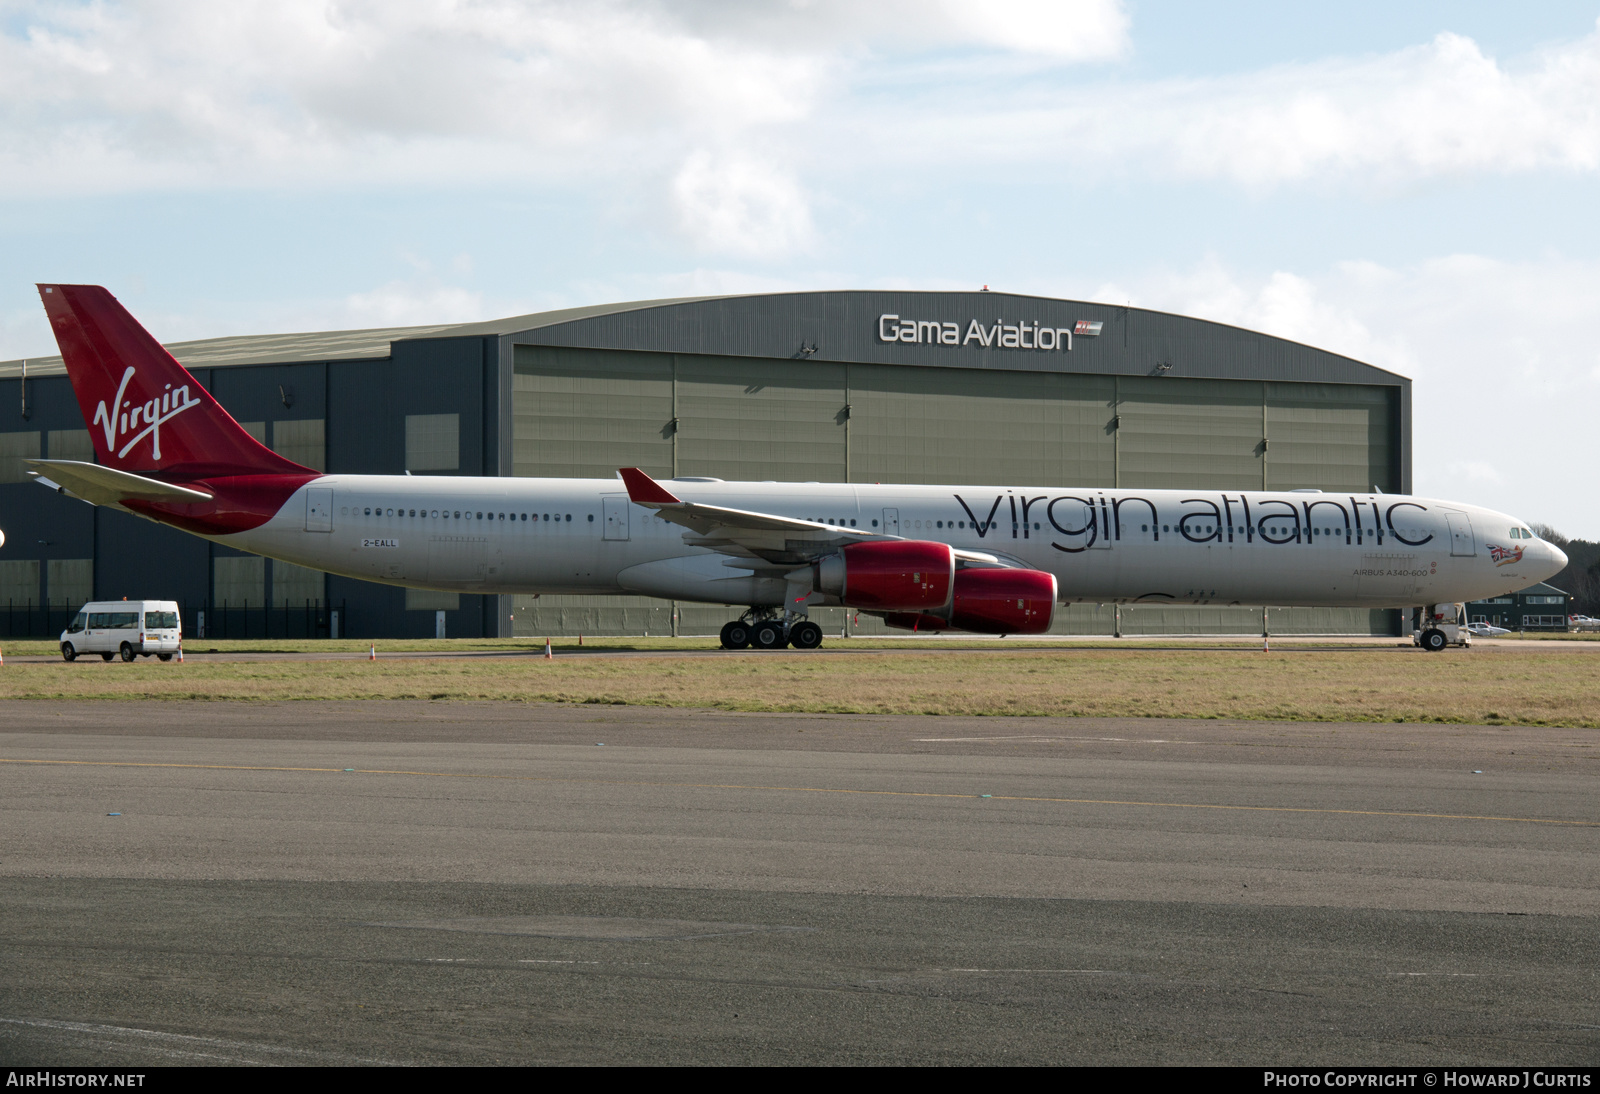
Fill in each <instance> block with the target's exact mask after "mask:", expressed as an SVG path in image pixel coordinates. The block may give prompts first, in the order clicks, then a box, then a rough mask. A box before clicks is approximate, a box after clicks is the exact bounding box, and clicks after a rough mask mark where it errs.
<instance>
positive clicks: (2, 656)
mask: <svg viewBox="0 0 1600 1094" xmlns="http://www.w3.org/2000/svg"><path fill="white" fill-rule="evenodd" d="M5 663H6V651H5V650H0V665H4V664H5Z"/></svg>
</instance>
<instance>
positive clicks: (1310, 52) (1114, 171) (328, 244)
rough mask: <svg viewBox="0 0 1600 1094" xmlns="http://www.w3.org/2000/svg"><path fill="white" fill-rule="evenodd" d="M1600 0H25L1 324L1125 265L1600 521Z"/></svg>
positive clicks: (13, 54) (213, 318) (612, 295)
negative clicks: (1398, 386)
mask: <svg viewBox="0 0 1600 1094" xmlns="http://www.w3.org/2000/svg"><path fill="white" fill-rule="evenodd" d="M1597 211H1600V0H1593V2H1589V3H1563V2H1559V0H1557V2H1550V3H1540V4H1535V5H1520V6H1518V7H1516V9H1515V10H1514V11H1513V10H1512V9H1510V8H1508V7H1507V6H1506V5H1504V4H1503V3H1499V4H1489V3H1479V2H1476V0H1454V2H1452V3H1433V2H1429V0H1416V2H1412V3H1408V4H1404V5H1396V4H1393V3H1392V2H1386V3H1379V2H1368V0H1345V2H1342V3H1340V4H1338V5H1331V4H1330V5H1300V4H1283V3H1281V2H1277V3H1265V2H1261V3H1258V2H1254V0H1239V2H1234V3H1229V2H1226V0H1218V2H1213V3H1208V4H1203V5H1202V4H1194V3H1192V2H1189V3H1180V2H1175V0H1172V2H1169V0H1053V2H1043V0H987V2H962V0H883V2H880V3H870V2H865V0H770V2H766V3H762V2H759V0H680V2H667V0H586V2H581V3H579V2H572V3H568V2H510V0H348V2H327V0H318V2H313V0H270V2H266V0H261V2H258V0H230V3H228V4H214V3H192V2H188V0H146V2H134V3H110V2H90V3H76V2H71V3H69V2H31V0H0V359H15V358H17V357H23V356H31V355H44V354H50V353H54V352H55V346H54V344H53V340H52V339H51V337H50V333H49V330H48V328H47V326H46V324H45V322H44V316H43V312H42V310H41V308H40V306H39V302H38V297H37V295H36V293H35V291H34V289H33V284H34V282H38V281H65V282H90V283H96V284H103V285H106V286H107V287H108V288H110V289H111V291H112V292H114V293H115V294H116V295H117V296H118V297H119V298H120V299H121V300H122V301H123V302H124V303H125V304H127V305H128V306H129V307H130V308H131V309H132V310H133V311H134V313H135V314H136V315H137V316H138V317H139V318H140V319H141V321H143V322H144V323H145V325H146V326H147V327H149V328H150V329H151V330H152V331H153V332H154V333H155V334H156V335H157V337H159V338H161V339H163V340H164V341H177V340H182V339H189V338H204V337H211V336H218V335H228V334H251V333H262V332H275V331H292V330H324V329H335V328H349V327H365V326H383V325H400V324H425V323H440V322H468V321H475V320H481V319H489V318H497V317H501V316H507V315H517V314H522V313H526V312H532V311H539V310H544V309H547V308H555V307H566V306H572V305H578V304H588V303H600V302H607V301H616V300H634V299H648V298H654V297H661V296H673V295H682V294H685V293H724V292H727V293H732V292H750V291H774V290H790V289H841V288H842V289H849V288H865V289H871V288H907V289H976V288H978V287H980V286H981V285H989V286H990V287H992V288H994V289H999V290H1006V291H1014V292H1022V293H1034V294H1040V295H1047V296H1058V297H1065V298H1071V299H1086V300H1096V301H1104V302H1107V303H1116V304H1123V303H1131V304H1133V305H1136V306H1139V307H1146V308H1155V309H1159V310H1163V311H1172V312H1179V313H1183V314H1186V315H1193V316H1198V317H1200V318H1204V319H1212V320H1217V321H1220V322H1225V323H1234V324H1238V325H1240V326H1245V327H1249V328H1252V329H1255V330H1260V331H1265V332H1267V333H1271V334H1275V335H1279V336H1282V337H1286V338H1292V339H1295V340H1297V341H1302V342H1306V343H1309V344H1312V345H1315V346H1319V347H1322V348H1325V349H1329V350H1333V351H1335V352H1338V353H1344V354H1348V355H1350V356H1352V357H1356V358H1358V359H1360V360H1363V361H1368V362H1370V363H1372V364H1375V365H1378V366H1380V367H1382V368H1386V369H1391V370H1393V371H1396V372H1399V373H1401V374H1403V375H1406V376H1409V377H1411V378H1412V379H1413V380H1414V381H1415V383H1414V387H1413V391H1414V397H1415V398H1414V407H1415V412H1414V431H1413V433H1414V447H1415V458H1414V466H1415V482H1414V488H1415V490H1416V492H1417V493H1421V494H1427V495H1431V496H1435V497H1445V498H1453V499H1456V500H1459V501H1464V502H1468V503H1473V504H1481V505H1487V506H1492V507H1494V508H1498V509H1502V510H1505V511H1507V512H1511V513H1513V514H1516V515H1518V516H1520V517H1521V518H1522V519H1523V520H1525V521H1529V522H1543V523H1547V524H1550V525H1552V526H1553V527H1555V528H1557V529H1559V530H1561V531H1562V532H1564V533H1566V534H1567V535H1569V536H1581V537H1583V538H1587V539H1591V540H1594V539H1600V491H1597V490H1596V489H1595V486H1594V475H1593V472H1592V470H1591V469H1592V467H1593V465H1594V458H1593V454H1594V451H1595V444H1594V437H1595V435H1596V432H1595V427H1596V419H1597V413H1596V412H1597V410H1600V212H1597Z"/></svg>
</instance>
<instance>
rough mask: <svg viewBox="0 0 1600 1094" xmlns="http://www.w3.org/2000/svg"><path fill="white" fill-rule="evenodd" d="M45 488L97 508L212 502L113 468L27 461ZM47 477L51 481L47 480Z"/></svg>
mask: <svg viewBox="0 0 1600 1094" xmlns="http://www.w3.org/2000/svg"><path fill="white" fill-rule="evenodd" d="M24 462H25V463H26V464H27V465H28V466H29V467H31V468H33V470H34V473H35V474H36V475H38V476H39V478H40V480H41V481H43V482H44V483H45V484H46V485H49V486H54V487H56V488H58V489H62V490H65V491H66V492H67V493H69V494H71V495H72V496H73V497H76V498H82V499H83V500H84V501H87V502H92V503H94V504H95V505H118V504H120V503H122V502H124V501H130V500H137V501H165V502H178V503H187V502H197V501H210V500H211V497H212V495H210V494H208V493H206V492H205V491H203V490H193V489H191V488H189V487H187V486H174V485H173V484H172V483H170V482H160V481H158V480H156V479H147V478H145V477H144V476H143V475H135V474H132V473H131V472H128V471H118V470H117V469H116V468H114V467H102V466H101V465H100V464H97V463H83V462H80V461H78V460H25V461H24ZM46 476H48V478H46Z"/></svg>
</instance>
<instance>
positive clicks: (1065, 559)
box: [29, 285, 1566, 649]
mask: <svg viewBox="0 0 1600 1094" xmlns="http://www.w3.org/2000/svg"><path fill="white" fill-rule="evenodd" d="M40 293H41V295H42V297H43V300H44V306H45V311H46V312H47V313H48V315H49V317H50V325H51V327H52V329H53V330H54V332H55V336H56V341H57V342H58V343H59V345H60V347H61V354H62V358H63V360H64V361H65V363H66V368H67V374H68V376H69V377H70V378H71V381H72V386H73V390H74V392H75V393H76V395H77V397H78V405H79V406H80V407H81V408H82V410H83V416H84V420H85V421H87V422H88V423H89V432H90V434H91V435H92V437H93V439H94V447H95V455H96V457H97V461H98V462H96V463H82V462H77V461H71V460H32V461H29V462H30V464H31V465H32V466H33V468H34V469H35V471H36V473H37V474H38V475H39V476H40V479H41V481H43V482H45V484H46V485H49V486H52V487H54V488H56V489H58V490H62V491H64V492H66V493H68V494H70V495H73V496H75V497H78V498H81V499H83V500H85V501H88V502H92V503H93V504H96V505H107V506H112V507H114V508H120V509H124V510H127V511H129V512H133V513H137V514H138V515H140V516H142V517H146V518H148V519H150V520H154V521H159V522H161V523H163V524H170V525H172V526H174V527H176V528H181V529H183V530H184V531H187V532H192V533H194V534H195V535H198V536H204V537H205V538H207V539H210V540H213V541H215V542H217V543H224V544H227V545H228V546H230V547H236V548H239V549H241V550H244V551H249V552H253V553H256V554H261V555H267V556H270V557H272V558H277V559H283V560H285V561H288V562H293V563H296V564H298V565H301V566H309V567H312V568H314V569H318V570H324V571H327V572H329V573H335V574H343V575H345V576H348V577H355V578H362V579H365V580H368V581H377V582H382V583H385V584H389V585H401V586H407V587H412V588H424V589H442V590H447V591H459V592H468V593H591V594H641V595H645V596H655V597H663V598H672V599H677V600H689V601H700V602H705V603H712V604H726V605H730V606H744V607H746V609H747V610H745V611H744V612H743V613H742V614H740V616H739V617H738V618H737V619H736V620H733V621H731V622H729V623H728V625H727V626H725V627H724V628H723V630H722V641H723V645H725V646H728V647H731V648H742V647H746V646H750V645H754V646H757V647H761V648H767V649H776V648H780V647H783V646H786V645H793V646H795V647H798V648H801V649H812V648H815V647H816V646H818V645H820V644H821V643H822V628H821V627H819V626H818V625H817V624H816V623H814V622H812V621H811V620H809V619H808V618H807V611H808V609H809V608H811V607H813V606H817V605H843V606H846V607H849V608H852V609H855V610H857V611H861V612H867V613H871V614H874V615H878V616H881V617H883V618H884V619H885V620H886V621H887V622H888V623H889V624H891V625H895V626H901V627H907V628H916V629H922V630H945V629H956V630H963V631H971V632H978V633H984V634H1038V633H1041V632H1044V631H1046V630H1048V629H1049V627H1050V625H1051V622H1052V620H1053V618H1054V616H1055V612H1056V609H1057V607H1058V606H1059V605H1062V604H1067V603H1071V602H1074V601H1079V602H1082V601H1092V602H1103V603H1114V604H1216V605H1230V604H1246V605H1282V606H1322V607H1375V608H1379V607H1381V608H1406V607H1412V606H1417V605H1424V604H1450V603H1455V602H1460V601H1466V600H1474V599H1479V598H1483V597H1487V596H1493V595H1497V594H1502V593H1505V592H1507V591H1509V590H1515V589H1521V588H1524V587H1526V586H1528V585H1531V584H1534V583H1535V582H1538V581H1542V580H1544V579H1545V578H1547V577H1550V576H1552V575H1554V574H1555V573H1557V572H1558V571H1559V570H1561V568H1562V567H1563V566H1565V565H1566V556H1565V555H1563V554H1562V552H1561V551H1560V550H1558V549H1557V548H1556V547H1555V546H1554V545H1553V544H1550V543H1547V542H1545V541H1543V540H1541V539H1539V538H1537V537H1536V536H1535V535H1534V534H1533V532H1532V531H1530V530H1529V528H1528V526H1527V525H1526V524H1524V523H1523V522H1521V521H1519V520H1517V519H1515V518H1514V517H1509V516H1506V515H1505V514H1503V513H1497V512H1493V511H1491V510H1488V509H1482V508H1479V507H1476V506H1471V505H1462V504H1460V503H1457V502H1449V501H1439V500H1435V499H1432V498H1421V497H1412V496H1407V495H1399V494H1382V493H1377V492H1374V493H1353V494H1344V493H1340V494H1332V493H1320V492H1317V491H1285V492H1270V491H1268V492H1260V493H1257V492H1254V491H1231V492H1230V491H1217V490H1202V489H1195V490H1121V489H1103V488H1099V487H1094V488H1090V487H1084V488H1078V489H1063V488H1060V487H1037V488H1036V487H1025V486H985V487H979V486H894V485H879V484H875V485H870V486H869V485H863V484H847V483H832V484H830V483H751V482H723V481H720V480H717V479H703V478H695V479H674V480H672V481H671V482H669V483H662V482H658V481H656V480H654V479H652V478H650V477H649V476H648V475H646V474H645V473H644V472H643V471H640V470H638V469H636V468H622V469H620V470H619V475H620V481H618V480H616V479H538V478H465V477H458V476H449V477H444V476H426V475H419V476H410V475H342V474H332V475H324V474H321V473H319V472H317V471H314V470H312V469H311V468H308V467H302V466H300V465H299V464H297V463H294V462H292V461H290V460H288V459H285V458H284V457H282V456H280V455H278V454H277V453H276V452H273V451H272V450H271V449H269V448H267V447H265V446H264V445H262V444H260V443H259V442H257V441H256V440H255V438H253V437H252V436H251V435H250V434H249V433H246V432H245V431H244V429H242V428H241V427H240V426H239V424H238V423H237V422H235V421H234V420H233V418H231V417H230V416H229V415H228V413H227V411H225V410H223V409H222V407H221V406H220V405H218V403H217V402H216V400H215V399H213V398H212V397H211V395H210V393H209V392H207V391H206V389H205V388H204V387H202V386H201V385H200V384H199V383H198V382H197V381H196V380H195V379H194V377H192V376H191V375H190V374H189V373H188V372H187V371H186V370H185V369H184V368H183V366H182V365H180V364H179V363H178V362H177V361H176V360H175V359H174V358H173V357H172V355H171V354H169V353H168V352H167V351H166V350H165V349H164V348H163V347H162V346H161V344H160V343H158V342H157V341H156V340H155V339H154V338H152V337H151V336H150V334H149V333H147V332H146V331H145V330H144V328H143V327H141V326H140V325H139V323H138V322H137V321H136V320H135V319H134V318H133V317H132V316H131V315H129V314H128V312H127V311H126V310H125V309H124V308H123V307H122V306H121V305H120V304H119V303H118V302H117V300H116V298H115V297H113V296H112V295H111V294H110V293H109V292H107V291H106V290H105V289H103V288H100V287H99V286H93V285H41V286H40ZM1422 644H1423V645H1424V646H1425V647H1426V648H1429V649H1442V648H1443V647H1444V645H1445V639H1444V635H1443V634H1442V633H1441V632H1440V631H1438V630H1436V629H1430V630H1427V631H1424V632H1423V635H1422Z"/></svg>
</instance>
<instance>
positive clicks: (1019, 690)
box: [0, 647, 1600, 728]
mask: <svg viewBox="0 0 1600 1094" xmlns="http://www.w3.org/2000/svg"><path fill="white" fill-rule="evenodd" d="M0 699H74V700H83V699H104V700H138V699H161V700H177V699H218V700H296V699H318V700H343V699H440V700H455V699H500V700H523V701H530V702H567V703H598V704H607V703H612V704H635V705H651V706H671V707H706V708H713V709H720V710H736V711H793V712H826V713H854V714H928V715H1049V716H1068V717H1152V718H1156V717H1162V718H1165V717H1179V718H1236V719H1268V720H1293V721H1340V722H1446V723H1452V722H1453V723H1467V724H1485V723H1487V724H1506V725H1542V726H1579V727H1597V728H1600V657H1596V656H1595V654H1594V653H1592V652H1588V651H1586V650H1582V649H1578V650H1572V651H1557V650H1551V649H1549V648H1545V649H1540V650H1538V651H1537V652H1535V651H1534V650H1532V649H1529V648H1528V647H1521V648H1517V647H1502V648H1499V649H1493V650H1490V649H1479V650H1474V651H1471V652H1466V651H1451V652H1449V653H1446V654H1426V653H1422V652H1421V651H1417V650H1409V649H1408V650H1399V649H1393V648H1390V649H1371V650H1360V649H1356V650H1350V649H1346V650H1341V651H1338V652H1331V651H1330V652H1325V653H1318V652H1314V651H1311V652H1308V651H1304V650H1293V651H1285V652H1279V651H1274V652H1271V653H1263V652H1261V651H1260V650H1259V649H1255V650H1250V649H1243V648H1241V649H1236V650H1218V649H1209V650H1208V649H1162V650H1152V649H1143V650H1140V649H1122V650H1106V649H1097V648H1066V649H1061V650H1048V651H1037V650H1028V651H1016V652H1011V651H1001V652H994V651H992V650H986V651H984V652H982V653H975V654H972V655H970V656H968V655H963V654H961V653H959V652H957V653H954V654H952V653H921V652H912V653H895V654H883V655H874V654H871V653H860V652H857V653H841V654H829V653H827V652H825V651H817V652H808V653H800V652H771V653H765V654H760V655H730V656H727V657H720V656H714V657H705V656H691V657H684V656H675V655H674V654H673V653H671V652H667V651H663V652H661V653H660V654H658V655H656V656H643V657H632V658H588V657H556V658H555V659H553V660H549V661H546V660H544V659H542V658H515V659H489V660H483V659H475V658H405V659H393V660H384V659H382V658H380V659H379V660H377V661H367V660H366V659H365V658H364V657H361V656H359V653H356V654H353V655H352V657H351V658H350V659H348V660H329V661H256V662H220V661H209V662H208V661H206V660H205V659H203V658H200V657H194V658H190V659H189V660H188V661H187V663H185V664H183V665H178V664H177V663H175V662H173V663H169V664H161V663H159V662H156V661H153V660H141V661H139V662H136V663H134V664H132V665H124V664H122V663H120V662H114V663H111V664H105V663H103V662H100V661H99V660H97V659H95V660H90V661H88V662H85V661H79V662H78V663H76V664H71V665H69V664H65V663H62V662H49V663H43V664H33V663H17V662H12V663H9V664H7V665H6V666H5V668H4V669H3V670H0Z"/></svg>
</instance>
